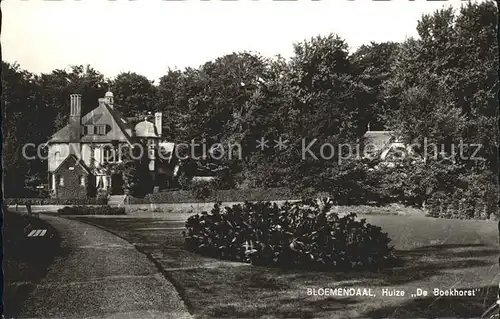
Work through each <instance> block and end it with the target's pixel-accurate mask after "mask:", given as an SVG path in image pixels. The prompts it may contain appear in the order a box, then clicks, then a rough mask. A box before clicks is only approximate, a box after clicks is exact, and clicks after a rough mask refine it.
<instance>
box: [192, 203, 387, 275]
mask: <svg viewBox="0 0 500 319" xmlns="http://www.w3.org/2000/svg"><path fill="white" fill-rule="evenodd" d="M331 207H332V202H330V201H327V200H323V201H321V202H316V201H311V200H305V201H301V202H297V203H290V202H287V203H285V204H283V205H282V206H281V207H280V206H278V205H277V204H271V203H270V202H259V203H249V202H246V203H245V204H244V205H234V206H232V207H224V208H222V207H221V206H220V204H216V205H215V206H214V208H213V209H212V211H210V212H202V213H201V214H197V215H194V216H191V217H190V218H189V219H188V220H187V221H186V228H187V230H186V231H185V232H184V235H185V243H186V247H187V248H188V249H190V250H193V251H196V252H199V253H201V254H204V255H208V256H213V257H217V258H221V259H229V260H237V261H244V262H251V263H253V264H258V265H275V266H279V267H286V268H288V267H292V268H294V267H299V268H300V267H304V268H307V269H311V268H313V269H323V270H333V269H335V270H349V269H357V268H361V269H372V270H373V269H378V268H382V267H387V266H390V265H393V264H394V263H395V262H396V261H397V258H396V257H395V255H394V250H393V248H392V246H390V245H389V243H390V239H389V238H388V236H387V234H386V233H383V232H382V231H381V228H380V227H376V226H373V225H370V224H367V223H366V221H365V220H364V219H362V220H359V221H358V220H356V218H355V217H356V215H355V214H349V215H347V216H344V217H339V216H337V215H336V214H333V213H332V214H329V211H330V209H331Z"/></svg>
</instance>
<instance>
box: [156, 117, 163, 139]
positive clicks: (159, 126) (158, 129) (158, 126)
mask: <svg viewBox="0 0 500 319" xmlns="http://www.w3.org/2000/svg"><path fill="white" fill-rule="evenodd" d="M162 118H163V114H162V113H161V112H156V113H155V126H156V132H157V133H158V136H161V133H162V124H163V123H162Z"/></svg>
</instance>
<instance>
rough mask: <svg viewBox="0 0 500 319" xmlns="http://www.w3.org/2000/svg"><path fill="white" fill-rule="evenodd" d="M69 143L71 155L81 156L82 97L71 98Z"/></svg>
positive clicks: (74, 95)
mask: <svg viewBox="0 0 500 319" xmlns="http://www.w3.org/2000/svg"><path fill="white" fill-rule="evenodd" d="M69 99H70V100H69V105H70V109H69V142H70V153H71V154H74V155H80V138H81V135H82V123H81V121H82V96H81V94H71V95H70V96H69Z"/></svg>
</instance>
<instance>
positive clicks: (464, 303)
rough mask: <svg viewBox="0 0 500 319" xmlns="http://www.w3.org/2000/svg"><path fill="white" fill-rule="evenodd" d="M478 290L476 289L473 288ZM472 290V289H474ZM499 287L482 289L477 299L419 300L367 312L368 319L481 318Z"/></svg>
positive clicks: (446, 298) (445, 298) (365, 315)
mask: <svg viewBox="0 0 500 319" xmlns="http://www.w3.org/2000/svg"><path fill="white" fill-rule="evenodd" d="M472 288H476V287H472ZM472 288H471V289H472ZM497 291H498V287H497V286H484V287H480V292H479V294H478V296H475V297H441V298H439V299H436V298H437V297H434V296H431V297H427V298H418V299H414V300H410V301H407V302H404V303H402V304H399V305H398V306H390V307H384V308H380V309H376V310H373V311H370V312H367V313H365V314H364V315H363V317H368V318H480V317H481V315H482V314H483V313H484V311H485V310H486V309H488V308H489V307H490V306H491V305H492V304H493V303H494V302H495V300H496V294H497Z"/></svg>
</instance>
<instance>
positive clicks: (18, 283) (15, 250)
mask: <svg viewBox="0 0 500 319" xmlns="http://www.w3.org/2000/svg"><path fill="white" fill-rule="evenodd" d="M33 229H46V230H47V232H46V233H45V235H44V236H43V237H39V236H38V237H27V235H28V234H29V233H30V232H31V230H33ZM59 243H60V241H59V237H58V236H57V233H56V231H55V230H54V229H53V228H52V226H50V225H49V224H48V223H46V222H44V221H43V220H40V219H38V218H34V217H28V216H25V215H21V214H17V213H14V212H10V211H4V214H3V249H4V252H3V274H4V309H3V314H4V316H5V317H6V318H16V317H17V316H18V314H19V312H20V310H21V307H22V305H23V303H24V301H26V299H27V298H28V296H29V294H30V292H31V291H32V290H33V289H34V288H35V287H36V285H37V284H38V283H39V282H40V280H41V279H42V278H43V277H45V275H46V273H47V270H48V267H49V265H50V264H51V263H52V261H53V259H54V257H55V256H56V255H57V254H58V253H59Z"/></svg>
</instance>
